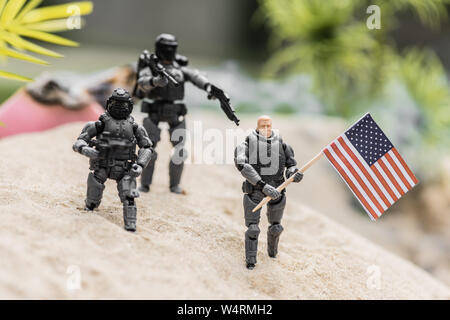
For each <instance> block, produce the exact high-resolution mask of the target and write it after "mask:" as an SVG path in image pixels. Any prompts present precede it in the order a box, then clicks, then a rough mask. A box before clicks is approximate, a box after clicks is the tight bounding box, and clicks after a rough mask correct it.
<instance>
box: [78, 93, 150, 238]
mask: <svg viewBox="0 0 450 320" xmlns="http://www.w3.org/2000/svg"><path fill="white" fill-rule="evenodd" d="M132 110H133V101H132V98H131V96H130V94H129V93H128V92H127V91H126V90H124V89H121V88H118V89H116V90H114V92H113V94H112V95H111V96H110V97H109V99H108V100H107V102H106V112H105V113H104V114H102V115H101V116H100V118H99V119H98V121H96V122H89V123H88V124H86V126H85V127H84V128H83V130H82V131H81V134H80V136H79V137H78V140H77V141H76V142H75V144H74V145H73V150H74V151H76V152H79V153H81V154H82V155H85V156H87V157H88V158H90V170H92V172H91V173H89V176H88V180H87V196H86V201H85V204H86V207H85V208H86V210H94V209H95V208H97V207H98V206H99V205H100V201H101V199H102V195H103V190H104V189H105V186H104V183H105V182H106V180H107V179H108V178H110V179H114V180H116V181H117V189H118V191H119V197H120V201H121V202H122V203H123V219H124V224H125V229H126V230H128V231H136V203H135V198H137V197H139V192H138V191H137V189H136V187H137V186H136V178H137V177H138V176H139V175H140V174H141V172H142V169H143V168H144V167H145V166H147V164H148V163H149V161H150V159H151V156H152V148H151V147H152V142H151V140H150V139H149V137H148V135H147V132H146V131H145V129H144V128H143V127H142V126H140V125H138V124H137V123H136V122H135V121H134V119H133V117H132V116H131V111H132ZM136 145H138V146H139V148H140V149H139V152H138V154H137V155H136Z"/></svg>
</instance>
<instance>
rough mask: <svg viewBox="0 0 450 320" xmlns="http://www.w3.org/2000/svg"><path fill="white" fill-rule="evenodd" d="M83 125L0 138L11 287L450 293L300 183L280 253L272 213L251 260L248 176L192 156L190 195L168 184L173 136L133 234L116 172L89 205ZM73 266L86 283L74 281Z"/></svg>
mask: <svg viewBox="0 0 450 320" xmlns="http://www.w3.org/2000/svg"><path fill="white" fill-rule="evenodd" d="M82 126H83V124H81V123H78V124H71V125H66V126H63V127H60V128H57V129H54V130H51V131H47V132H44V133H39V134H31V135H21V136H17V137H12V138H9V139H5V140H2V141H0V150H1V151H0V152H1V153H2V157H1V161H0V214H1V223H0V229H1V232H0V257H1V258H0V298H7V299H16V298H20V299H22V298H32V299H34V298H45V299H50V298H56V299H70V298H74V299H79V298H85V299H91V298H94V299H99V298H101V299H102V298H137V299H141V298H149V299H216V298H219V299H272V298H273V299H378V298H382V299H404V298H406V299H416V298H418V299H422V298H425V299H427V298H431V299H434V298H441V299H448V298H450V291H449V289H448V287H447V286H445V285H444V284H442V283H441V282H439V281H437V280H435V279H434V278H432V277H431V276H430V275H429V274H428V273H426V272H424V271H423V270H421V269H419V268H418V267H416V266H415V265H413V264H412V263H410V262H407V261H406V260H404V259H402V258H400V257H397V256H395V255H393V254H391V253H388V252H387V251H386V250H384V249H382V248H380V247H379V246H377V245H375V244H373V243H371V242H370V241H369V240H366V239H364V238H363V237H361V236H359V235H356V234H354V233H353V232H351V231H349V230H348V229H346V228H345V227H344V226H340V225H338V224H337V223H335V222H333V221H331V220H330V219H329V218H327V217H325V216H324V215H322V214H320V213H318V212H316V211H315V210H313V209H312V208H310V207H307V206H304V205H302V203H300V201H299V200H298V199H297V197H296V193H297V192H298V193H300V192H302V188H304V186H303V185H301V184H300V185H298V186H295V187H293V188H290V190H289V192H288V205H287V208H286V212H285V218H284V220H283V225H284V226H285V231H284V233H283V235H282V239H281V243H280V254H279V256H278V258H277V259H270V258H268V257H267V254H266V243H265V241H266V229H267V220H266V219H265V216H264V215H263V219H262V223H261V225H260V227H261V230H262V232H261V236H260V246H259V256H258V265H257V268H256V269H255V270H253V271H248V270H246V269H245V267H244V252H243V237H244V231H245V227H244V224H243V216H242V193H241V188H240V186H241V182H242V178H241V177H240V175H239V174H238V173H237V171H236V170H235V168H234V167H233V166H230V165H221V166H219V165H196V164H193V165H188V166H187V168H186V171H185V175H184V180H183V185H184V187H185V188H186V189H187V191H188V193H187V195H185V196H180V195H175V194H171V193H169V192H167V191H168V176H167V173H168V166H167V164H168V150H169V143H168V142H167V135H163V141H162V142H161V143H160V145H159V146H158V152H159V155H160V157H159V159H158V163H157V168H156V170H157V171H156V174H155V184H154V186H153V187H152V190H151V193H149V194H144V195H141V197H140V198H139V199H138V200H137V205H138V230H137V232H136V233H134V234H133V233H128V232H126V231H125V230H123V221H122V209H121V204H120V201H119V199H118V197H117V190H116V186H115V182H114V181H108V182H107V184H106V190H105V194H104V199H103V202H102V205H101V207H100V208H99V209H98V210H96V211H94V212H93V213H87V212H85V211H83V210H82V207H83V201H84V195H85V187H86V185H85V184H86V178H87V174H88V160H87V158H85V157H83V156H81V155H77V154H75V153H74V152H73V151H72V150H71V145H72V144H73V142H74V140H75V139H76V137H77V135H78V133H79V131H80V130H81V128H82ZM302 183H303V184H304V185H306V184H307V183H308V182H307V179H306V178H305V181H304V182H302ZM70 266H76V268H79V270H80V277H81V288H80V289H79V290H72V291H71V290H68V289H67V282H68V281H70V277H71V275H70V274H69V273H68V270H69V272H70V270H71V269H70V268H71V267H70ZM371 266H372V267H371ZM373 266H375V267H373ZM68 268H69V269H68ZM72 268H73V267H72ZM374 268H375V269H374ZM374 270H375V271H374ZM376 270H379V275H380V278H379V279H380V282H379V284H380V286H379V288H374V287H373V286H372V285H371V284H373V282H371V281H372V280H373V278H371V277H373V276H374V273H377V271H376ZM375 276H376V275H375ZM371 279H372V280H371ZM375 283H376V282H375ZM368 284H369V285H368Z"/></svg>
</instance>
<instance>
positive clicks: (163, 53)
mask: <svg viewBox="0 0 450 320" xmlns="http://www.w3.org/2000/svg"><path fill="white" fill-rule="evenodd" d="M176 53H177V46H169V45H159V46H157V47H156V55H157V56H158V57H159V58H160V59H162V60H164V61H168V62H171V61H173V60H175V55H176Z"/></svg>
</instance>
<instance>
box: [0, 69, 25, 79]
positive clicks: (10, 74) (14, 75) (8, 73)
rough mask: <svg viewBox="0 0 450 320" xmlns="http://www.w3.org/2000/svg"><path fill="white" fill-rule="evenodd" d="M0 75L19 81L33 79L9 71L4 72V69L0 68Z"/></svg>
mask: <svg viewBox="0 0 450 320" xmlns="http://www.w3.org/2000/svg"><path fill="white" fill-rule="evenodd" d="M0 77H2V78H6V79H11V80H19V81H27V82H28V81H33V80H32V79H30V78H27V77H24V76H21V75H18V74H15V73H11V72H6V71H2V70H0Z"/></svg>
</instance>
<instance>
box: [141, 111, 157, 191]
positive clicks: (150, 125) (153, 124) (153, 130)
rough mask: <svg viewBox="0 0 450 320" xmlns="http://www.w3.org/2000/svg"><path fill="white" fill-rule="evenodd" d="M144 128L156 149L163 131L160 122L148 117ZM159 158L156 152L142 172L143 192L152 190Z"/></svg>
mask: <svg viewBox="0 0 450 320" xmlns="http://www.w3.org/2000/svg"><path fill="white" fill-rule="evenodd" d="M143 126H144V128H145V130H147V133H148V136H149V138H150V140H151V141H152V142H153V149H154V148H156V145H157V143H158V141H159V140H160V137H161V129H159V128H158V121H156V119H155V118H154V117H152V119H151V118H149V117H147V118H145V119H144V123H143ZM157 158H158V154H157V153H156V151H154V152H153V154H152V158H151V159H150V162H149V163H148V165H147V167H145V168H144V170H142V175H141V187H140V188H139V190H140V191H142V192H148V191H149V190H150V187H149V186H150V185H151V184H152V180H153V172H154V170H155V162H156V159H157Z"/></svg>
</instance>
